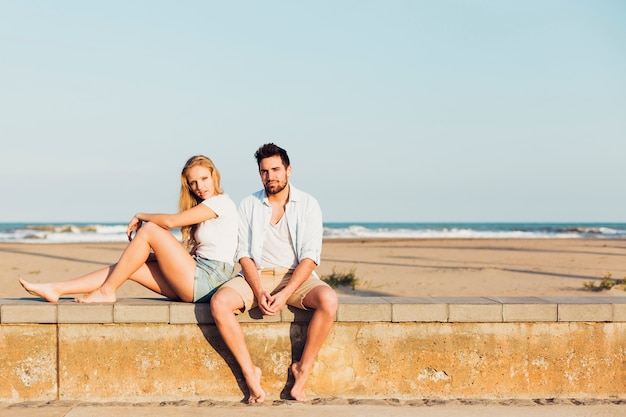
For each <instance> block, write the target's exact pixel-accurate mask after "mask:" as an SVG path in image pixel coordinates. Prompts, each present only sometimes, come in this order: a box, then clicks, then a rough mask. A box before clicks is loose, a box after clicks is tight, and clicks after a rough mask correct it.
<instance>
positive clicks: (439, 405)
mask: <svg viewBox="0 0 626 417" xmlns="http://www.w3.org/2000/svg"><path fill="white" fill-rule="evenodd" d="M206 415H216V416H219V417H257V416H263V417H269V416H271V417H292V416H298V417H318V416H320V415H323V416H325V417H331V416H340V417H405V416H406V417H408V416H420V417H443V416H445V417H479V416H480V417H530V416H532V417H594V416H597V417H622V416H625V415H626V400H589V399H587V400H582V401H579V400H493V401H491V400H487V401H484V400H475V401H463V400H452V401H427V400H416V401H395V400H346V399H328V400H313V401H310V402H307V403H297V402H292V401H273V402H272V401H269V402H268V403H266V404H259V405H246V404H242V403H233V402H211V401H202V402H187V401H180V402H176V403H162V404H153V403H150V404H125V403H124V404H120V403H106V404H84V403H67V402H63V401H56V402H50V403H36V402H33V403H18V404H10V403H0V416H2V417H105V416H106V417H118V416H119V417H128V416H132V417H144V416H145V417H161V416H163V417H175V416H176V417H195V416H206Z"/></svg>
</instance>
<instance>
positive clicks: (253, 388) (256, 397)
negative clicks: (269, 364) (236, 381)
mask: <svg viewBox="0 0 626 417" xmlns="http://www.w3.org/2000/svg"><path fill="white" fill-rule="evenodd" d="M244 376H245V375H244ZM246 384H248V389H249V390H250V396H249V397H248V404H255V403H262V402H263V401H265V391H263V388H261V368H259V367H256V366H255V367H254V374H253V375H250V377H246Z"/></svg>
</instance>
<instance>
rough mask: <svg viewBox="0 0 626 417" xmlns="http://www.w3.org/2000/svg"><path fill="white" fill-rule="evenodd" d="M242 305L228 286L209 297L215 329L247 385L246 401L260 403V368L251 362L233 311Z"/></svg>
mask: <svg viewBox="0 0 626 417" xmlns="http://www.w3.org/2000/svg"><path fill="white" fill-rule="evenodd" d="M242 307H243V301H242V300H241V297H240V296H239V294H238V293H237V292H236V291H234V290H232V289H230V288H222V289H220V290H218V291H217V292H216V293H215V295H214V296H213V298H212V299H211V313H212V314H213V319H214V320H215V324H216V325H217V329H218V330H219V332H220V334H221V335H222V339H224V342H225V343H226V346H228V348H229V349H230V352H231V353H232V354H233V356H234V357H235V360H237V363H238V364H239V367H240V368H241V372H242V373H243V377H244V378H245V380H246V384H247V385H248V390H249V391H250V396H249V397H248V403H249V404H252V403H262V402H263V401H265V391H263V388H262V387H261V368H259V367H258V366H256V365H254V363H253V362H252V358H251V357H250V352H249V351H248V347H247V346H246V342H245V339H244V334H243V330H242V329H241V325H240V324H239V322H238V321H237V318H236V317H235V314H234V313H233V311H235V310H237V309H240V308H242Z"/></svg>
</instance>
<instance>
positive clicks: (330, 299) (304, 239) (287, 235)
mask: <svg viewBox="0 0 626 417" xmlns="http://www.w3.org/2000/svg"><path fill="white" fill-rule="evenodd" d="M254 156H255V158H256V160H257V164H258V167H259V174H260V176H261V181H262V182H263V187H264V189H263V190H260V191H258V192H256V193H254V194H252V195H251V196H249V197H247V198H245V199H243V200H242V201H241V204H240V206H239V248H238V251H237V258H238V260H239V264H240V265H241V273H240V275H239V276H237V277H235V278H233V279H231V280H230V281H228V282H227V283H226V284H224V285H222V287H220V289H219V290H218V291H217V292H216V293H215V295H214V296H213V299H212V300H211V312H212V314H213V318H214V319H215V323H216V325H217V328H218V330H219V332H220V333H221V335H222V337H223V339H224V342H225V343H226V345H227V346H228V348H229V349H230V351H231V352H232V354H233V356H234V357H235V359H236V360H237V362H238V363H239V366H240V367H241V371H242V373H243V376H244V378H245V380H246V384H247V385H248V389H249V390H250V396H249V398H248V402H249V403H261V402H263V401H264V400H265V392H264V391H263V388H262V387H261V369H259V368H258V367H257V366H255V364H254V363H253V362H252V358H251V357H250V353H249V351H248V348H247V346H246V344H245V341H244V334H243V331H242V329H241V325H240V324H239V322H238V321H237V319H236V317H235V315H234V314H233V312H234V311H239V312H244V311H246V310H249V309H251V308H253V307H255V306H258V307H259V309H260V310H261V312H262V313H263V314H264V315H268V316H274V315H276V314H278V313H279V312H280V310H281V309H282V308H283V307H284V306H285V305H286V304H288V305H291V306H294V307H298V308H301V309H311V310H314V313H313V317H312V318H311V321H310V323H309V328H308V332H307V339H306V342H305V345H304V350H303V352H302V357H301V358H300V360H299V361H298V362H295V363H293V364H292V365H291V371H292V373H293V376H294V378H295V383H294V385H293V388H292V389H291V392H290V394H291V396H292V397H293V398H294V399H296V400H298V401H306V395H305V390H304V386H305V384H306V381H307V378H308V376H309V374H310V372H311V369H312V367H313V362H314V361H315V358H316V356H317V354H318V352H319V351H320V349H321V347H322V345H323V343H324V341H325V340H326V337H327V336H328V334H329V332H330V329H331V327H332V324H333V321H334V319H335V314H336V312H337V294H336V293H335V291H334V290H333V289H332V288H331V287H330V286H329V285H328V284H326V283H325V282H324V281H322V280H321V279H319V278H318V276H317V275H316V274H315V272H314V269H315V267H316V266H317V265H318V264H319V262H320V255H321V249H322V232H323V226H322V213H321V210H320V207H319V204H318V203H317V200H315V199H314V198H313V197H311V196H310V195H309V194H306V193H304V192H302V191H300V190H297V189H296V188H295V187H294V186H293V185H291V184H290V183H289V177H290V176H291V164H290V162H289V157H288V156H287V152H286V151H285V150H284V149H282V148H280V147H278V146H276V145H274V144H273V143H268V144H265V145H263V146H261V147H260V148H259V149H258V150H257V152H256V153H255V154H254Z"/></svg>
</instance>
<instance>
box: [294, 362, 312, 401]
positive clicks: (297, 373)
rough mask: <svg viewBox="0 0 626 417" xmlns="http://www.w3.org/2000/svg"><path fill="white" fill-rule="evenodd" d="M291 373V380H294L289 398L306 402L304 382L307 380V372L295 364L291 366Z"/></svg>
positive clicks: (298, 363)
mask: <svg viewBox="0 0 626 417" xmlns="http://www.w3.org/2000/svg"><path fill="white" fill-rule="evenodd" d="M291 373H292V374H293V378H294V379H295V382H294V384H293V387H292V388H291V392H290V394H291V396H292V397H293V399H294V400H296V401H306V394H305V393H304V386H305V385H306V381H307V379H308V378H309V372H307V371H304V370H303V369H302V368H301V366H300V362H296V363H294V364H292V365H291Z"/></svg>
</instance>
